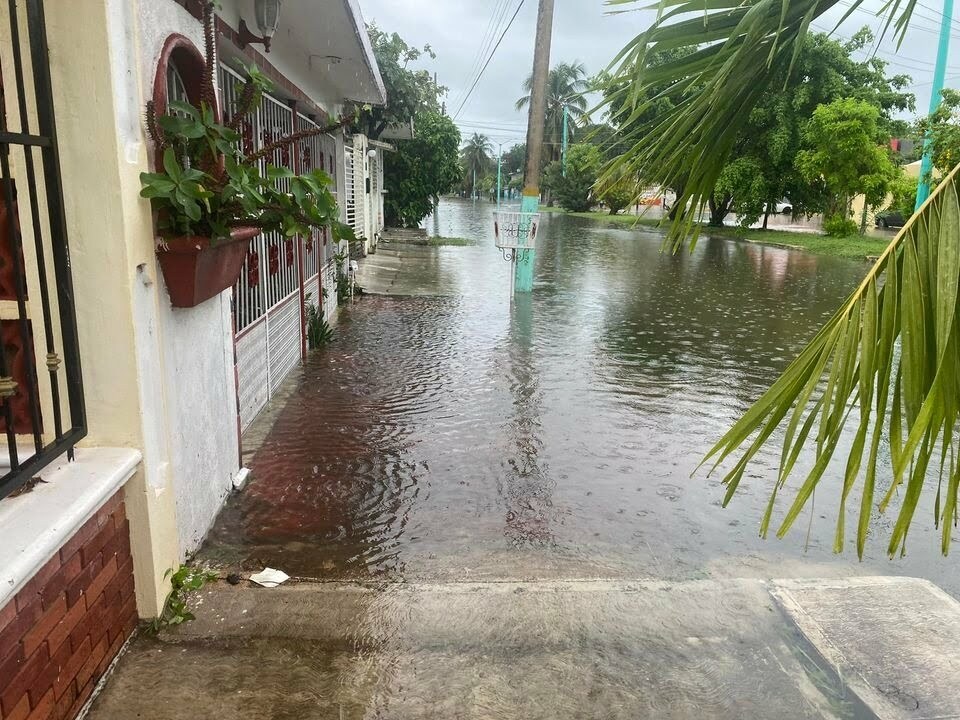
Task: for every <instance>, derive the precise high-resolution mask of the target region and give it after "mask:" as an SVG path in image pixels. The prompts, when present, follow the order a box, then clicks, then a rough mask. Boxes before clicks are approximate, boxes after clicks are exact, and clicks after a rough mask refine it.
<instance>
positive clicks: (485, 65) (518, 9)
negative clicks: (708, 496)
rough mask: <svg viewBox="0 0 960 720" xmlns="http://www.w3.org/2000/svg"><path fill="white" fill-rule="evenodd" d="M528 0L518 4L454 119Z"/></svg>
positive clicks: (471, 93) (468, 98) (456, 114)
mask: <svg viewBox="0 0 960 720" xmlns="http://www.w3.org/2000/svg"><path fill="white" fill-rule="evenodd" d="M524 2H526V0H520V4H519V5H517V9H516V11H515V12H514V13H513V17H512V18H510V22H509V23H507V27H506V28H505V29H504V31H503V34H502V35H501V36H500V39H499V40H497V44H496V45H494V47H493V50H492V51H491V53H490V57H488V58H487V62H486V63H484V65H483V69H482V70H481V71H480V74H479V75H477V79H476V80H474V81H473V85H471V86H470V91H469V92H468V93H467V96H466V97H465V98H464V99H463V102H462V103H460V107H458V108H457V111H456V112H455V113H454V114H453V117H454V119H456V118H457V116H458V115H460V112H461V111H462V110H463V108H464V106H465V105H466V104H467V101H469V100H470V97H471V96H472V95H473V91H474V90H476V89H477V83H479V82H480V78H482V77H483V74H484V73H485V72H486V71H487V68H488V67H489V66H490V61H491V60H493V56H494V55H496V54H497V50H498V49H499V48H500V43H502V42H503V39H504V38H505V37H506V36H507V33H508V32H510V28H511V27H513V22H514V20H516V19H517V15H519V14H520V9H521V8H522V7H523V4H524Z"/></svg>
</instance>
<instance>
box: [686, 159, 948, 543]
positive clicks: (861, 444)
mask: <svg viewBox="0 0 960 720" xmlns="http://www.w3.org/2000/svg"><path fill="white" fill-rule="evenodd" d="M958 174H960V166H958V167H957V168H955V169H954V170H953V172H952V173H951V174H950V175H949V176H948V177H947V178H945V179H944V180H943V181H942V182H941V183H940V185H939V186H938V187H937V189H936V191H935V192H934V193H933V195H932V196H931V197H930V198H929V200H928V201H927V202H926V203H925V204H924V206H923V207H922V208H921V209H920V211H919V212H918V213H917V214H915V215H914V216H913V217H912V218H911V219H910V221H909V222H908V223H907V225H906V226H905V227H904V228H903V229H902V230H901V231H900V233H899V234H898V235H897V236H896V238H894V240H893V241H892V242H891V243H890V245H889V247H888V248H887V249H886V250H885V251H884V253H883V255H882V256H881V257H880V258H879V260H878V261H877V262H876V264H875V265H874V266H873V268H872V269H871V270H870V272H869V273H868V274H867V276H866V278H864V280H863V282H862V283H861V284H860V286H859V287H858V288H857V289H856V291H855V292H854V293H853V294H852V295H851V296H850V297H849V298H847V300H846V301H845V302H844V304H843V306H842V307H841V308H840V309H839V310H838V311H837V313H836V314H835V315H834V316H833V317H832V318H831V319H830V320H829V322H827V324H826V325H824V326H823V328H822V329H821V330H820V332H819V333H818V334H817V335H816V337H814V339H813V340H812V341H811V342H810V344H809V345H808V346H807V347H806V348H805V349H804V350H803V351H802V352H801V353H800V355H799V356H798V357H797V359H796V360H794V362H793V363H792V364H791V365H790V366H789V367H788V368H787V370H786V371H785V372H784V373H783V375H782V376H781V377H780V379H779V380H777V382H776V383H775V384H774V385H773V386H772V387H771V388H770V389H769V390H768V391H767V392H766V393H765V394H764V395H763V396H762V397H761V398H760V399H759V400H758V401H757V402H756V404H754V405H753V407H751V408H750V409H749V410H748V411H747V412H746V413H745V414H744V415H743V417H742V418H741V419H740V420H739V421H738V422H737V423H736V424H735V425H734V426H733V427H732V428H731V429H730V430H729V431H728V432H727V433H726V435H724V436H723V437H722V438H721V439H720V441H719V442H718V443H717V444H716V445H715V446H714V447H713V449H711V450H710V452H709V453H708V455H707V457H706V458H705V459H704V462H708V461H712V462H713V463H714V466H713V467H714V468H716V467H717V465H719V464H720V463H722V462H723V461H724V460H726V459H727V458H729V457H730V456H731V455H732V454H734V453H735V452H737V451H738V450H743V453H742V455H740V457H739V459H738V460H737V462H736V463H735V465H734V466H733V468H732V469H731V470H730V471H729V472H728V473H727V474H726V476H725V477H724V482H725V483H726V485H727V490H726V496H725V498H724V504H726V503H727V502H729V501H730V500H731V498H732V497H733V496H734V493H735V492H736V490H737V488H738V486H739V484H740V481H741V480H742V478H743V475H744V472H745V471H746V469H747V467H748V465H749V463H750V461H751V459H753V458H754V456H755V455H756V454H757V452H758V451H759V450H760V448H761V447H762V446H763V445H764V444H766V443H767V442H768V441H769V440H770V438H771V436H772V434H773V432H774V430H776V429H777V428H780V427H782V428H784V430H785V432H784V437H783V441H782V447H781V455H780V468H779V475H778V477H777V480H776V483H775V485H774V488H773V492H772V494H771V498H770V502H769V504H768V506H767V511H766V513H765V515H764V517H763V521H762V523H761V535H763V536H766V534H767V532H768V529H769V527H770V524H771V520H772V516H773V511H774V507H775V502H776V499H777V496H778V494H779V493H780V492H781V491H782V490H783V489H784V487H785V485H786V483H787V480H788V479H789V478H790V476H791V474H792V471H793V470H794V467H795V464H796V461H797V459H798V457H799V455H800V451H801V448H802V447H803V446H804V444H805V443H806V442H807V441H808V440H809V441H811V442H812V443H814V442H815V445H816V460H815V463H814V465H813V468H812V469H811V470H810V471H809V472H808V473H807V475H806V477H805V478H804V480H803V482H802V483H801V484H800V485H799V487H798V488H797V489H796V492H795V495H794V498H793V501H792V502H791V503H790V505H789V508H788V509H787V512H786V514H785V516H784V517H783V519H782V521H781V522H780V524H779V527H778V529H777V535H778V536H781V537H782V536H783V535H784V534H785V533H786V532H787V531H788V530H789V529H790V527H791V526H792V525H793V523H794V522H795V521H796V519H797V517H798V515H799V514H800V511H801V510H802V509H803V508H804V506H805V505H806V504H807V502H808V501H809V500H810V498H811V497H812V495H813V492H814V490H815V489H816V488H817V486H818V484H819V483H820V482H821V480H822V479H823V477H824V473H825V471H826V469H827V467H828V465H829V464H830V462H831V460H832V459H833V456H834V455H835V453H836V450H837V448H838V446H840V445H841V442H840V441H841V436H842V435H843V433H844V427H845V425H846V421H847V419H848V418H849V417H856V414H853V411H854V410H855V411H857V414H858V415H859V420H858V422H857V423H856V430H855V431H854V434H853V436H852V443H851V445H850V449H849V452H847V456H846V464H845V470H844V477H843V485H842V492H841V496H840V506H839V513H838V518H837V527H836V534H835V538H834V549H835V550H836V551H837V552H839V551H841V550H842V548H843V547H844V541H845V531H846V529H845V527H844V518H845V517H846V504H847V502H848V500H849V498H850V496H851V494H853V491H854V490H855V488H856V487H857V485H858V483H859V484H860V486H861V487H860V503H859V505H860V509H859V521H858V523H857V530H856V539H857V551H858V554H859V555H860V556H861V557H862V556H863V551H864V547H865V543H866V540H867V536H868V532H869V527H870V520H871V517H872V513H873V511H874V508H875V507H879V509H880V510H881V511H883V510H886V509H887V507H888V506H889V505H890V504H891V502H892V501H893V500H894V498H895V496H897V495H899V492H898V488H901V487H903V493H902V497H901V498H900V500H899V510H898V511H897V517H896V521H895V522H894V525H893V529H892V532H891V537H890V541H889V545H888V548H887V551H888V553H889V554H890V555H894V554H895V553H897V552H900V553H903V552H904V551H905V549H906V540H907V531H908V530H909V528H910V525H911V522H912V521H913V519H914V514H915V512H916V509H917V505H918V501H919V499H920V497H921V495H922V494H923V492H924V491H927V492H930V491H931V488H930V481H929V480H928V472H927V471H928V469H930V465H931V463H936V462H937V455H938V451H939V473H940V475H939V476H940V481H939V483H938V484H937V495H936V501H935V509H934V521H935V523H937V524H939V526H940V528H941V550H942V552H943V553H944V554H946V553H947V551H948V550H949V547H950V541H951V532H952V528H953V526H954V524H955V521H956V518H957V490H958V485H960V466H957V464H956V463H955V462H954V458H955V457H956V451H957V448H956V447H955V445H956V444H957V442H958V434H957V432H956V425H957V419H958V414H960V322H958V307H957V300H958V285H960V200H958ZM885 437H887V438H889V443H890V455H891V463H890V464H891V468H890V469H891V471H892V472H891V473H889V474H887V473H882V472H881V470H882V468H881V467H880V464H881V460H880V459H879V457H880V453H879V449H880V445H881V440H882V439H883V438H885ZM884 476H886V477H891V478H892V482H891V483H890V486H889V487H888V488H887V489H886V491H885V492H883V493H882V495H881V494H879V491H880V488H879V487H878V478H880V477H884ZM944 482H945V483H946V485H945V487H944Z"/></svg>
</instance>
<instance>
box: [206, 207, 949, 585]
mask: <svg viewBox="0 0 960 720" xmlns="http://www.w3.org/2000/svg"><path fill="white" fill-rule="evenodd" d="M491 210H492V207H491V206H490V205H488V204H486V203H479V204H478V205H476V206H474V205H473V204H472V203H470V202H469V201H466V202H455V201H454V202H446V201H445V202H444V204H443V205H442V206H441V209H440V212H439V213H438V215H437V217H435V218H433V219H431V220H429V221H428V223H427V227H428V230H430V231H431V232H432V233H434V234H440V235H447V236H461V237H462V236H467V237H486V236H487V235H488V234H489V213H490V212H491ZM541 241H542V247H541V249H540V251H539V252H538V255H537V286H536V289H535V292H534V293H533V294H532V295H531V296H526V297H523V296H518V298H517V299H516V300H515V301H514V302H513V303H512V304H511V302H510V298H509V275H508V269H509V266H508V264H507V263H505V262H504V261H503V259H502V258H501V257H500V255H499V253H498V251H497V250H496V249H495V248H493V247H491V246H490V245H481V246H477V247H448V248H425V247H413V248H411V247H404V246H400V247H395V248H391V247H384V248H383V249H382V250H381V251H380V253H378V254H377V255H376V256H372V257H371V258H368V259H367V260H366V261H365V264H364V273H365V275H366V279H364V277H363V276H362V278H361V279H362V281H363V282H365V283H366V285H367V286H368V288H371V287H376V286H377V283H379V284H380V288H379V289H380V291H381V292H391V293H392V294H396V295H402V296H404V297H396V298H394V297H383V296H372V295H368V296H365V297H363V298H362V299H361V300H359V301H358V302H357V303H356V304H355V305H354V306H353V307H351V308H350V309H349V310H347V311H346V312H344V313H343V314H342V315H341V318H340V321H339V323H338V325H337V326H336V335H335V339H334V341H333V343H332V344H331V345H330V346H329V347H328V348H326V349H324V350H322V351H320V352H318V353H316V354H314V355H313V356H312V357H311V358H310V360H309V361H308V363H307V365H306V366H305V367H304V368H303V370H302V372H301V373H300V374H299V376H298V377H297V378H296V379H294V380H292V381H291V382H290V385H289V386H288V387H289V389H290V393H289V399H288V400H287V401H286V404H285V405H283V406H282V408H280V409H274V412H273V416H272V417H268V418H266V419H264V420H262V421H259V422H258V423H256V424H255V432H254V434H257V433H259V435H260V436H261V439H263V440H264V442H263V445H262V447H261V448H260V449H259V451H257V452H253V453H252V457H250V458H249V460H248V462H249V465H250V467H251V469H252V471H253V473H252V477H253V479H252V481H251V483H250V485H249V486H248V489H247V490H246V491H245V492H244V493H243V494H241V495H239V496H236V497H235V498H233V499H232V500H231V501H230V503H229V505H228V507H227V509H226V510H225V511H224V513H223V514H222V516H221V518H220V519H219V520H218V522H217V525H216V527H215V528H214V530H213V532H212V533H211V536H210V538H209V540H208V542H207V544H206V546H205V548H204V550H203V552H202V554H201V559H202V560H204V561H208V562H212V563H214V564H216V565H218V566H220V567H223V568H224V569H234V568H237V567H239V568H244V569H259V568H260V567H262V566H263V565H265V564H266V565H270V566H273V567H280V568H282V569H284V570H285V571H286V572H288V573H290V574H291V575H296V576H300V577H305V578H315V579H322V580H337V579H349V580H363V579H370V578H373V579H378V580H381V579H392V580H397V579H403V580H435V581H453V580H480V579H504V578H513V579H516V578H569V577H602V578H631V579H637V578H659V579H667V580H689V579H698V578H706V577H721V578H726V577H761V578H769V577H774V576H791V577H803V576H806V577H811V576H812V577H823V576H837V575H843V576H846V575H858V574H896V575H916V576H920V577H925V578H928V579H930V580H932V581H934V582H936V583H937V584H938V585H940V586H942V587H944V588H946V589H947V590H949V591H950V592H953V593H957V592H958V591H960V577H958V573H957V571H956V565H955V563H953V564H951V563H950V562H949V561H947V560H944V559H942V558H941V557H940V555H939V552H938V547H939V545H938V537H937V536H936V534H935V532H934V531H933V524H932V522H926V521H925V519H927V518H931V517H932V509H930V511H929V514H928V513H926V512H925V511H923V510H921V512H920V513H918V516H917V518H918V519H917V523H916V528H915V530H914V531H913V532H912V533H911V542H910V545H909V548H908V551H909V552H908V555H907V557H906V558H903V559H897V560H894V561H891V560H888V559H887V558H886V557H885V555H884V549H885V547H886V532H887V530H888V526H887V524H886V523H887V521H886V520H885V519H883V518H880V519H878V522H877V525H876V537H873V538H871V540H870V542H869V544H868V553H867V558H866V560H865V562H864V563H859V562H857V560H856V557H855V553H854V552H853V548H852V546H851V547H848V549H847V551H846V553H845V554H844V555H841V556H837V555H835V554H833V552H832V537H833V529H834V525H835V522H836V518H835V517H834V516H833V514H832V513H831V512H828V510H826V509H825V508H830V506H831V505H832V504H833V503H832V502H831V501H832V498H831V495H833V494H835V493H836V492H838V488H839V482H838V481H839V479H840V474H841V471H842V468H833V470H832V474H831V477H830V478H828V480H827V481H826V482H825V483H824V485H823V486H822V487H823V489H822V490H821V492H820V496H819V497H818V498H817V500H818V501H819V502H818V503H817V505H816V510H815V512H814V513H813V514H812V517H810V516H809V511H808V515H807V516H805V517H803V518H802V520H801V521H800V522H798V523H797V527H796V528H795V530H794V531H793V532H791V533H790V534H789V535H788V536H787V537H786V538H785V539H784V540H776V539H772V540H766V541H764V540H761V539H759V538H758V537H757V527H758V524H759V520H760V517H761V515H762V513H763V510H764V508H765V504H766V502H767V498H768V492H769V489H770V487H771V484H772V482H773V478H774V467H775V465H776V460H777V455H776V453H775V452H769V453H766V454H764V455H762V456H760V457H759V458H758V461H757V462H756V463H755V465H754V466H753V469H752V470H751V471H749V472H748V476H747V477H746V478H745V480H744V482H743V484H742V485H741V492H740V493H739V495H738V496H737V497H736V499H735V500H734V501H733V503H732V504H731V505H730V507H728V508H727V509H722V508H720V499H721V497H722V488H721V486H720V485H719V483H718V481H717V479H716V478H708V477H706V474H705V473H704V472H703V471H701V472H698V473H695V474H694V471H695V470H696V467H697V464H698V462H699V460H700V458H701V457H702V455H703V454H704V452H705V451H706V450H707V449H708V448H709V446H710V444H711V443H712V442H713V441H714V440H715V439H716V438H718V437H719V436H720V434H721V433H722V432H723V431H724V430H725V429H726V427H727V426H728V425H729V424H730V423H731V422H732V421H733V420H734V419H735V418H736V417H737V415H738V414H739V413H741V412H743V410H744V409H746V407H748V404H749V402H750V401H752V400H753V399H755V398H756V397H757V396H758V395H759V394H760V393H761V392H762V390H763V389H764V388H765V386H766V385H768V384H769V383H770V382H771V381H772V380H773V379H774V378H775V377H776V375H777V373H778V372H779V371H780V370H781V369H782V368H783V367H784V366H785V364H786V363H787V362H788V361H789V360H790V358H791V357H792V356H793V354H794V353H796V352H797V350H798V349H799V348H800V347H801V346H802V343H803V341H804V340H805V339H806V338H809V337H810V336H811V335H812V334H813V332H814V331H815V329H816V328H817V327H818V325H819V323H821V322H822V321H823V320H824V319H825V318H826V317H827V316H828V315H829V314H830V313H831V312H832V310H833V309H834V308H835V306H836V305H837V303H838V301H839V300H840V299H841V298H842V297H843V296H844V295H845V294H846V293H847V292H849V290H850V289H851V288H852V287H853V286H854V285H855V283H857V282H858V281H859V280H860V278H861V277H862V275H863V273H864V271H865V269H866V266H865V265H864V264H862V263H858V262H852V261H847V260H841V259H836V258H829V257H819V256H815V255H810V254H805V253H800V252H794V251H789V250H784V249H780V248H771V247H763V246H758V245H755V244H748V243H737V242H731V241H729V240H719V239H718V240H709V239H707V240H702V241H701V242H700V243H699V244H698V246H697V248H696V250H695V251H694V252H693V253H683V254H680V255H664V254H661V253H660V237H659V236H657V235H655V234H652V233H649V232H643V231H631V230H624V229H622V228H612V227H611V228H608V227H605V226H604V225H603V224H602V223H601V224H598V223H595V222H591V221H588V220H580V219H577V218H570V217H562V216H552V215H548V216H545V219H544V232H543V234H542V237H541ZM491 245H492V243H491ZM424 287H426V288H430V289H431V292H432V293H433V295H432V296H430V297H409V295H417V294H418V293H421V292H422V288H424ZM248 450H249V447H248ZM783 497H784V499H785V500H788V499H789V495H784V496H783ZM853 505H857V504H856V503H853ZM782 510H783V508H781V511H782ZM848 524H849V523H848ZM854 524H855V521H854ZM808 530H809V537H807V535H808ZM851 541H852V538H851Z"/></svg>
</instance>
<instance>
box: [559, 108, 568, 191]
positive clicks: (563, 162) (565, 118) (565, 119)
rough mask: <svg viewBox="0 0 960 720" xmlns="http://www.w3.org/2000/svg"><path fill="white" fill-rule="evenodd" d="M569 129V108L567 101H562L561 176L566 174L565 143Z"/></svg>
mask: <svg viewBox="0 0 960 720" xmlns="http://www.w3.org/2000/svg"><path fill="white" fill-rule="evenodd" d="M569 130H570V110H569V107H568V106H567V103H566V102H564V103H563V142H562V143H561V144H560V157H561V160H560V164H561V166H562V168H563V176H564V177H566V176H567V143H568V137H569Z"/></svg>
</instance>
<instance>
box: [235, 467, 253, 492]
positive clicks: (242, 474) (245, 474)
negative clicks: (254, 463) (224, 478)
mask: <svg viewBox="0 0 960 720" xmlns="http://www.w3.org/2000/svg"><path fill="white" fill-rule="evenodd" d="M249 478H250V468H240V471H239V472H238V473H237V474H236V475H234V476H233V489H234V490H237V491H240V490H243V488H244V486H245V485H246V484H247V480H248V479H249Z"/></svg>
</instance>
